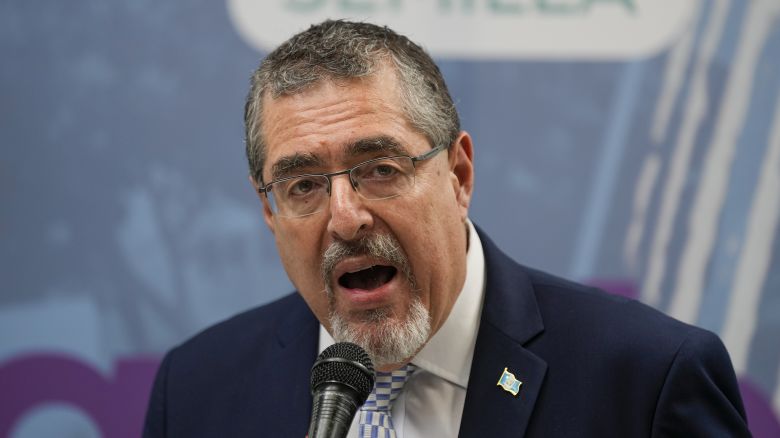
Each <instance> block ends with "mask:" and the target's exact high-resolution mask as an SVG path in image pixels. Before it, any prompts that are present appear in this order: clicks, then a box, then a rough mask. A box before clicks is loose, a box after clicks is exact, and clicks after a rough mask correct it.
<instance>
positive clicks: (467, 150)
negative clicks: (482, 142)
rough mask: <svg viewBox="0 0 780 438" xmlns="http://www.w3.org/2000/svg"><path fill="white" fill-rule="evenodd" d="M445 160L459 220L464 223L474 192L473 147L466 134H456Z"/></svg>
mask: <svg viewBox="0 0 780 438" xmlns="http://www.w3.org/2000/svg"><path fill="white" fill-rule="evenodd" d="M447 159H448V160H449V164H450V172H451V181H452V188H453V189H454V190H455V199H456V200H457V202H458V205H459V207H460V214H461V219H462V220H464V221H465V220H466V217H467V216H468V213H469V205H470V204H471V193H472V191H473V190H474V147H473V145H472V143H471V136H470V135H469V133H468V132H466V131H461V132H460V134H458V137H457V138H456V139H455V142H454V143H453V144H452V145H451V146H450V150H449V155H448V156H447Z"/></svg>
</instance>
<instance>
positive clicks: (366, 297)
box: [337, 273, 401, 309]
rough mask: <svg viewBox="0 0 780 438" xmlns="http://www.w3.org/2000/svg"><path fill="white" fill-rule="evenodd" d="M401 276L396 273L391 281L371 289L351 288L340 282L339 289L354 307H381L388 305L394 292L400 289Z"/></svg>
mask: <svg viewBox="0 0 780 438" xmlns="http://www.w3.org/2000/svg"><path fill="white" fill-rule="evenodd" d="M400 277H401V276H400V275H399V274H398V273H396V274H395V276H393V278H392V279H390V281H388V282H387V283H385V284H383V285H381V286H379V287H378V288H376V289H371V290H366V289H349V288H345V287H344V286H342V285H340V284H338V285H337V291H338V292H340V293H339V295H341V296H343V297H344V298H346V299H347V301H348V302H349V303H350V304H351V305H352V306H354V307H357V308H366V309H370V308H376V307H381V306H382V305H386V304H387V303H388V302H389V301H390V298H391V297H392V296H393V295H394V292H396V291H397V290H398V289H399V287H400V284H399V282H400V281H401V280H400Z"/></svg>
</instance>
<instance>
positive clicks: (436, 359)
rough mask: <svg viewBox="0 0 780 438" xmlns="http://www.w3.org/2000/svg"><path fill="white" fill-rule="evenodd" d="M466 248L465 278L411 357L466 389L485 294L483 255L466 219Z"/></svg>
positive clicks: (475, 235) (425, 367)
mask: <svg viewBox="0 0 780 438" xmlns="http://www.w3.org/2000/svg"><path fill="white" fill-rule="evenodd" d="M467 223H468V229H469V249H468V253H467V255H466V281H464V282H463V289H462V290H461V291H460V294H459V295H458V299H457V300H456V301H455V304H454V305H453V307H452V311H451V312H450V315H449V316H448V317H447V320H446V321H444V324H443V325H442V326H441V328H440V329H439V331H438V332H437V333H436V334H435V335H434V336H433V337H432V338H431V340H430V341H428V343H427V344H426V345H425V347H423V349H422V350H420V352H419V353H418V354H417V356H416V357H415V358H414V359H413V360H412V362H414V364H415V365H417V366H418V367H420V368H422V369H425V370H426V371H428V372H430V373H433V374H435V375H436V376H438V377H441V378H442V379H445V380H448V381H450V382H452V383H454V384H456V385H458V386H461V387H462V388H464V389H465V388H466V385H467V384H468V381H469V372H470V371H471V359H472V358H473V357H474V345H475V344H476V342H477V329H478V328H479V317H480V314H481V312H482V298H483V296H484V295H485V293H484V292H485V255H484V253H483V252H482V242H481V241H480V240H479V235H478V234H477V231H476V229H475V228H474V225H472V223H471V221H467Z"/></svg>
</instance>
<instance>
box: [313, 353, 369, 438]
mask: <svg viewBox="0 0 780 438" xmlns="http://www.w3.org/2000/svg"><path fill="white" fill-rule="evenodd" d="M373 387H374V365H373V364H372V363H371V359H370V358H369V357H368V353H366V352H365V350H363V349H362V348H360V347H359V346H357V345H355V344H352V343H349V342H339V343H337V344H333V345H331V346H330V347H328V348H326V349H325V350H324V351H323V352H322V353H320V355H319V356H318V357H317V361H316V362H314V365H313V366H312V367H311V395H312V398H313V406H312V411H311V421H310V422H309V435H308V436H309V438H344V437H346V436H347V432H349V426H350V424H352V419H353V418H354V417H355V413H356V412H357V410H358V408H359V407H360V406H362V405H363V403H365V402H366V399H367V398H368V395H369V394H370V393H371V389H372V388H373Z"/></svg>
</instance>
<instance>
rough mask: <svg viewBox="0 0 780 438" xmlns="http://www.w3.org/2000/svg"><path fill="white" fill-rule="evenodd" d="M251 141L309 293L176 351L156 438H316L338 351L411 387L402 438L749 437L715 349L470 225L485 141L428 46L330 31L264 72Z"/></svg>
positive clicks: (314, 34)
mask: <svg viewBox="0 0 780 438" xmlns="http://www.w3.org/2000/svg"><path fill="white" fill-rule="evenodd" d="M245 122H246V142H247V155H248V158H249V163H250V170H251V181H252V184H253V185H254V186H255V188H256V189H257V190H258V193H259V195H260V200H261V202H262V204H263V215H264V219H265V222H266V224H267V225H268V227H269V229H270V230H271V232H272V233H273V235H274V237H275V240H276V245H277V248H278V250H279V255H280V257H281V260H282V263H283V265H284V267H285V269H286V271H287V274H288V276H289V278H290V280H291V281H292V283H293V284H294V285H295V287H296V289H297V291H298V292H297V293H296V294H292V295H289V296H287V297H284V298H282V299H280V300H279V301H276V302H274V303H271V304H268V305H266V306H262V307H260V308H257V309H254V310H250V311H248V312H246V313H243V314H241V315H238V316H236V317H234V318H232V319H230V320H228V321H226V322H223V323H221V324H218V325H217V326H215V327H212V328H210V329H208V330H206V331H204V332H203V333H201V334H199V335H197V336H196V337H195V338H193V339H192V340H190V341H188V342H186V343H184V344H183V345H181V346H179V347H177V348H175V349H174V350H172V351H171V352H170V353H169V354H168V355H167V356H166V358H165V360H164V361H163V364H162V365H161V367H160V371H159V372H158V376H157V380H156V382H155V386H154V390H153V394H152V398H151V401H150V406H149V411H148V414H147V422H146V429H145V435H146V436H177V437H178V436H181V437H195V436H229V437H243V436H247V437H248V436H254V437H257V436H273V437H277V436H279V437H288V436H289V437H303V436H304V435H305V434H306V430H307V427H308V421H309V416H310V410H311V396H310V394H309V388H308V383H309V382H308V381H309V372H310V371H309V370H310V367H311V365H312V363H313V362H314V360H315V358H316V356H317V354H318V352H319V351H321V350H322V349H323V348H325V347H326V346H327V345H329V344H330V343H332V342H333V339H335V340H337V341H351V342H355V343H358V344H359V345H361V346H362V347H363V348H365V349H366V350H367V351H368V353H369V355H370V356H371V358H372V360H373V362H374V364H375V366H376V368H377V369H378V370H379V371H382V372H393V371H394V370H396V372H399V371H397V370H403V374H404V375H405V376H406V377H408V382H407V383H406V385H405V386H404V388H403V390H402V391H400V395H397V398H395V401H394V402H393V404H392V407H390V408H389V413H388V414H385V418H389V419H391V420H387V421H386V423H383V425H382V427H384V428H386V429H390V428H392V429H394V432H393V433H395V434H396V435H394V436H399V437H439V436H441V437H449V436H458V435H459V436H464V437H471V436H484V437H493V436H527V437H558V436H600V437H601V436H616V437H627V436H654V437H656V436H686V437H687V436H706V437H714V436H749V432H748V431H747V427H746V423H745V415H744V411H743V407H742V402H741V400H740V396H739V393H738V390H737V386H736V380H735V377H734V372H733V369H732V367H731V364H730V362H729V358H728V355H727V353H726V351H725V349H724V348H723V345H722V344H721V342H720V340H718V338H717V337H716V336H715V335H713V334H711V333H709V332H706V331H703V330H701V329H697V328H694V327H691V326H688V325H685V324H682V323H680V322H677V321H675V320H672V319H671V318H668V317H666V316H664V315H662V314H660V313H658V312H656V311H654V310H652V309H650V308H648V307H646V306H644V305H642V304H639V303H637V302H633V301H629V300H625V299H622V298H617V297H613V296H609V295H606V294H604V293H602V292H599V291H596V290H593V289H590V288H586V287H584V286H581V285H577V284H574V283H570V282H567V281H565V280H562V279H559V278H555V277H553V276H550V275H548V274H544V273H541V272H538V271H534V270H531V269H528V268H525V267H522V266H520V265H518V264H516V263H515V262H513V261H512V260H510V259H509V258H508V257H507V256H506V255H504V254H503V253H501V252H500V250H499V249H498V248H496V246H495V245H494V244H493V243H492V241H490V239H489V238H488V237H487V236H485V235H484V233H482V232H481V231H479V230H477V229H476V228H475V227H474V226H473V225H472V224H471V223H470V222H469V220H468V218H467V216H468V208H469V203H470V200H471V194H472V188H473V178H474V169H473V165H472V158H473V153H474V150H473V149H474V148H473V145H472V140H471V137H470V136H469V134H468V133H466V132H464V131H461V130H460V126H459V120H458V116H457V113H456V111H455V108H454V105H453V102H452V99H451V98H450V95H449V93H448V91H447V87H446V85H445V83H444V81H443V79H442V77H441V74H440V72H439V70H438V68H437V67H436V65H435V64H434V63H433V61H432V60H431V59H430V57H429V56H428V55H427V54H425V52H424V51H423V50H422V49H421V48H420V47H419V46H417V45H416V44H414V43H412V42H411V41H409V40H408V39H407V38H405V37H403V36H399V35H397V34H396V33H394V32H393V31H391V30H389V29H387V28H381V27H378V26H374V25H370V24H363V23H350V22H343V21H326V22H324V23H321V24H319V25H316V26H312V27H311V28H310V29H308V30H307V31H305V32H302V33H300V34H298V35H296V36H294V37H293V38H291V39H290V40H289V41H287V42H285V43H284V44H282V45H281V46H280V47H279V48H277V49H276V50H275V51H273V52H272V53H271V54H270V55H268V57H267V58H266V59H265V60H264V61H263V62H262V64H261V65H260V67H259V68H258V70H257V71H256V72H255V74H254V75H253V77H252V86H251V90H250V93H249V96H248V98H247V104H246V112H245ZM408 364H412V367H410V366H408ZM410 374H411V376H409V375H410ZM497 383H498V384H497ZM395 396H396V395H395V394H394V396H393V397H395ZM377 398H378V397H377ZM367 404H368V403H367ZM367 416H368V414H365V415H364V414H363V413H361V414H359V415H358V416H356V419H355V421H354V422H353V427H352V429H351V431H350V436H353V437H354V436H357V434H358V433H360V434H361V436H363V434H365V433H368V434H370V433H376V430H374V431H373V432H371V430H370V428H371V427H373V426H372V425H370V424H363V423H366V421H365V419H366V418H367ZM374 426H376V425H374ZM388 433H389V432H388ZM387 436H393V435H387Z"/></svg>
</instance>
